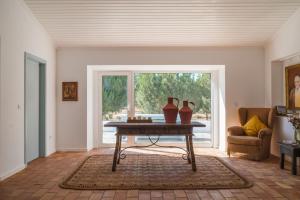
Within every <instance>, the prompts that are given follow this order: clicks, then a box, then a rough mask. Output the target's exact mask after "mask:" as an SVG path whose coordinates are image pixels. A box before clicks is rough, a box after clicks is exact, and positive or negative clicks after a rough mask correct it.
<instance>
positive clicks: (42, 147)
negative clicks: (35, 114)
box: [24, 52, 47, 164]
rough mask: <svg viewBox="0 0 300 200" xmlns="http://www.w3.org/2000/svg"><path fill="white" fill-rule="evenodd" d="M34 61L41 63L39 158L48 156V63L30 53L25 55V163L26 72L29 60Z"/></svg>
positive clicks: (25, 136) (25, 135)
mask: <svg viewBox="0 0 300 200" xmlns="http://www.w3.org/2000/svg"><path fill="white" fill-rule="evenodd" d="M28 59H30V60H33V61H35V62H37V63H39V69H38V70H39V157H45V156H46V144H47V143H46V140H47V138H46V64H47V62H46V61H45V60H44V59H42V58H39V57H37V56H35V55H33V54H30V53H28V52H25V53H24V163H25V164H27V163H28V161H27V158H26V147H27V144H26V138H27V134H26V70H27V62H26V61H27V60H28Z"/></svg>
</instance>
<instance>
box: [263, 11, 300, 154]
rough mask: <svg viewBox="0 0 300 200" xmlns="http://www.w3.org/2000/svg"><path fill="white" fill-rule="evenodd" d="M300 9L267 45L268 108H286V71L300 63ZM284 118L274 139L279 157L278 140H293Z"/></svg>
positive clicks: (274, 148)
mask: <svg viewBox="0 0 300 200" xmlns="http://www.w3.org/2000/svg"><path fill="white" fill-rule="evenodd" d="M299 33H300V9H298V10H297V11H296V12H295V13H294V14H293V15H292V16H291V17H290V18H289V20H288V21H287V22H286V23H285V24H283V25H282V27H281V28H280V29H279V30H278V31H277V33H276V34H275V35H274V36H273V37H272V38H271V39H270V41H268V43H267V44H266V46H265V55H266V56H265V80H266V83H265V86H266V94H265V95H266V96H265V101H266V102H265V105H266V106H268V107H269V106H275V105H285V89H284V85H285V80H284V68H285V67H286V66H289V65H293V64H297V63H300V37H299ZM282 119H284V118H277V122H278V124H277V125H280V126H281V127H277V128H276V131H275V133H274V134H275V135H274V137H273V140H272V148H271V152H272V153H273V154H275V155H278V152H279V150H278V149H279V147H278V144H277V141H278V140H280V139H286V138H290V137H291V135H292V134H293V133H292V128H291V125H290V124H289V123H288V122H287V120H282Z"/></svg>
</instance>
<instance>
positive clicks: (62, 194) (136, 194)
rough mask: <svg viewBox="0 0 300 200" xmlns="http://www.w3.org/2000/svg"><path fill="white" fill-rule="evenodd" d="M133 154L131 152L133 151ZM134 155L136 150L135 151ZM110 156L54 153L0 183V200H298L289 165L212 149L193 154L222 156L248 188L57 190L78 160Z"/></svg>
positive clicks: (298, 183) (298, 179)
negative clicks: (241, 177) (228, 156)
mask: <svg viewBox="0 0 300 200" xmlns="http://www.w3.org/2000/svg"><path fill="white" fill-rule="evenodd" d="M133 151H134V150H133ZM167 151H171V152H173V150H169V149H151V150H143V151H138V152H140V153H141V152H142V153H153V152H155V153H160V154H165V153H167ZM135 152H137V150H135ZM99 153H101V154H111V153H112V149H108V148H106V149H96V150H93V151H90V152H86V153H83V152H81V153H55V154H53V155H51V156H50V157H47V158H40V159H37V160H34V161H32V162H31V163H30V164H29V165H28V167H27V168H26V169H25V170H23V171H21V172H20V173H18V174H16V175H14V176H12V177H10V178H8V179H6V180H4V181H2V182H0V199H1V200H2V199H5V200H10V199H18V200H19V199H20V200H21V199H43V200H47V199H56V200H59V199H66V200H70V199H81V200H83V199H90V200H96V199H102V200H113V199H114V200H122V199H128V200H137V199H139V200H150V199H151V200H159V199H165V200H171V199H177V200H184V199H191V200H197V199H216V200H219V199H256V200H258V199H293V200H296V199H300V175H298V176H293V175H291V174H290V171H289V168H290V166H289V165H288V164H287V165H286V168H287V169H285V170H280V169H279V165H278V162H279V159H278V158H275V157H272V158H270V159H268V160H266V161H264V162H254V161H249V160H245V159H241V158H237V157H231V158H227V157H226V155H225V154H224V153H222V152H220V151H218V150H215V149H208V148H207V149H196V153H197V154H206V155H215V156H220V157H224V160H225V161H227V162H228V163H229V164H230V165H231V166H233V167H234V168H236V169H237V171H239V172H240V173H241V174H242V175H244V176H245V177H247V178H248V179H249V180H251V181H253V182H254V186H253V187H252V188H249V189H231V190H185V191H184V190H163V191H148V190H139V191H138V190H128V191H122V190H117V191H80V190H66V189H61V188H59V187H58V183H59V182H60V180H61V178H62V177H63V176H64V175H65V174H66V173H67V172H68V171H69V170H70V169H71V168H73V167H75V166H76V165H77V163H78V162H80V160H82V159H83V158H84V157H85V156H87V155H90V154H99Z"/></svg>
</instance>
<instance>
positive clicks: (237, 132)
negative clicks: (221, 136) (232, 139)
mask: <svg viewBox="0 0 300 200" xmlns="http://www.w3.org/2000/svg"><path fill="white" fill-rule="evenodd" d="M228 133H229V135H230V136H242V135H245V132H244V129H243V128H242V127H240V126H232V127H229V128H228Z"/></svg>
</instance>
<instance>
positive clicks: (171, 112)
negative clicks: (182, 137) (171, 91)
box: [163, 97, 179, 123]
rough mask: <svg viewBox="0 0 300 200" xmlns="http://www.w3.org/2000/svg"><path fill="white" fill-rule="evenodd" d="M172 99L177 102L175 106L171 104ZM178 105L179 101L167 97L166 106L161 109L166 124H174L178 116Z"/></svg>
mask: <svg viewBox="0 0 300 200" xmlns="http://www.w3.org/2000/svg"><path fill="white" fill-rule="evenodd" d="M174 99H175V100H176V101H177V104H176V105H175V104H174V103H173V100H174ZM178 103H179V100H178V99H177V98H174V97H168V104H167V105H165V107H164V108H163V111H164V116H165V120H166V123H176V118H177V115H178Z"/></svg>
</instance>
